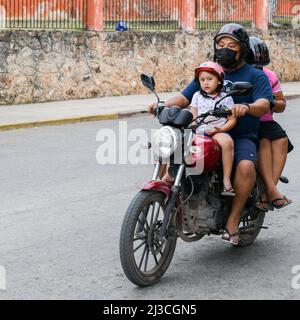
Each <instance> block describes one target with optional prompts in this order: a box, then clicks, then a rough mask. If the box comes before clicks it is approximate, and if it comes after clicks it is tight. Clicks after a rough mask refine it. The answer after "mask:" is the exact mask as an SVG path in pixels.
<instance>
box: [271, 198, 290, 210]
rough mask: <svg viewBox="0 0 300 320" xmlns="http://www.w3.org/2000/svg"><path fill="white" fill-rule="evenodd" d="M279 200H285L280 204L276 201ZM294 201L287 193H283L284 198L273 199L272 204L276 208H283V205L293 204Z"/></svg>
mask: <svg viewBox="0 0 300 320" xmlns="http://www.w3.org/2000/svg"><path fill="white" fill-rule="evenodd" d="M278 201H284V203H283V204H281V205H278V204H276V202H278ZM292 202H293V201H292V200H290V199H288V198H287V197H286V196H285V195H283V196H282V198H277V199H274V200H272V201H271V204H272V206H273V207H274V208H276V209H281V208H283V207H286V206H288V205H289V204H291V203H292Z"/></svg>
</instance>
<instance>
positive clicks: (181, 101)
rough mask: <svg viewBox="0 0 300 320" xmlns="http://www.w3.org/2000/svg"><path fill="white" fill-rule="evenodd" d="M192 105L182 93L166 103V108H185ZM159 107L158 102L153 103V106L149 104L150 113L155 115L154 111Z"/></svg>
mask: <svg viewBox="0 0 300 320" xmlns="http://www.w3.org/2000/svg"><path fill="white" fill-rule="evenodd" d="M189 104H190V101H189V100H188V99H187V98H186V97H185V96H184V95H182V94H181V93H179V94H177V95H176V96H174V97H171V98H169V99H168V100H167V101H166V102H165V106H166V107H172V106H178V107H181V108H185V107H187V106H188V105H189ZM156 107H157V102H153V103H151V104H149V106H148V107H147V110H148V113H150V114H151V113H153V112H154V109H155V108H156Z"/></svg>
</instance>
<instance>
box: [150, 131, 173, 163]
mask: <svg viewBox="0 0 300 320" xmlns="http://www.w3.org/2000/svg"><path fill="white" fill-rule="evenodd" d="M178 140H179V137H178V135H177V134H176V132H175V130H174V129H173V128H172V127H169V126H165V127H163V128H161V129H159V130H158V131H157V132H156V133H155V134H154V135H153V142H152V148H153V152H154V154H155V156H156V157H157V158H160V159H167V158H169V157H170V156H171V155H172V154H173V153H174V151H175V150H176V149H177V146H178Z"/></svg>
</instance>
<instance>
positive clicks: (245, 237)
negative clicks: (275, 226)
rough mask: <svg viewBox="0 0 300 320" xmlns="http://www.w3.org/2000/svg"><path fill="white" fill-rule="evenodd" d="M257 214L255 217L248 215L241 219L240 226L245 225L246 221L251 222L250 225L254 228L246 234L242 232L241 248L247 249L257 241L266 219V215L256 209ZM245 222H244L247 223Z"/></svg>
mask: <svg viewBox="0 0 300 320" xmlns="http://www.w3.org/2000/svg"><path fill="white" fill-rule="evenodd" d="M255 210H256V212H255V214H254V215H253V214H252V215H248V216H246V217H244V218H242V219H241V221H240V225H241V224H243V219H245V220H247V219H248V220H250V222H249V223H250V224H251V225H252V228H249V229H248V230H247V231H246V232H244V233H243V232H240V242H239V247H246V246H249V245H251V244H252V243H253V242H254V241H255V239H256V238H257V236H258V234H259V233H260V231H261V228H262V226H263V223H264V219H265V213H264V212H261V211H260V210H258V209H255ZM245 220H244V221H245Z"/></svg>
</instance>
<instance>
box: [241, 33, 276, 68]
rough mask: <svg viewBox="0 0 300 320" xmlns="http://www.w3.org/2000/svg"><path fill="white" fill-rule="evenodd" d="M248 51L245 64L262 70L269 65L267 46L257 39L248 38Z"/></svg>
mask: <svg viewBox="0 0 300 320" xmlns="http://www.w3.org/2000/svg"><path fill="white" fill-rule="evenodd" d="M249 40H250V49H251V50H249V54H248V56H247V58H246V61H247V63H249V64H252V65H253V66H254V67H258V68H262V67H264V66H266V65H268V64H269V63H270V55H269V49H268V47H267V45H266V44H265V43H264V42H263V41H262V40H260V39H259V38H257V37H250V38H249Z"/></svg>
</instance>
